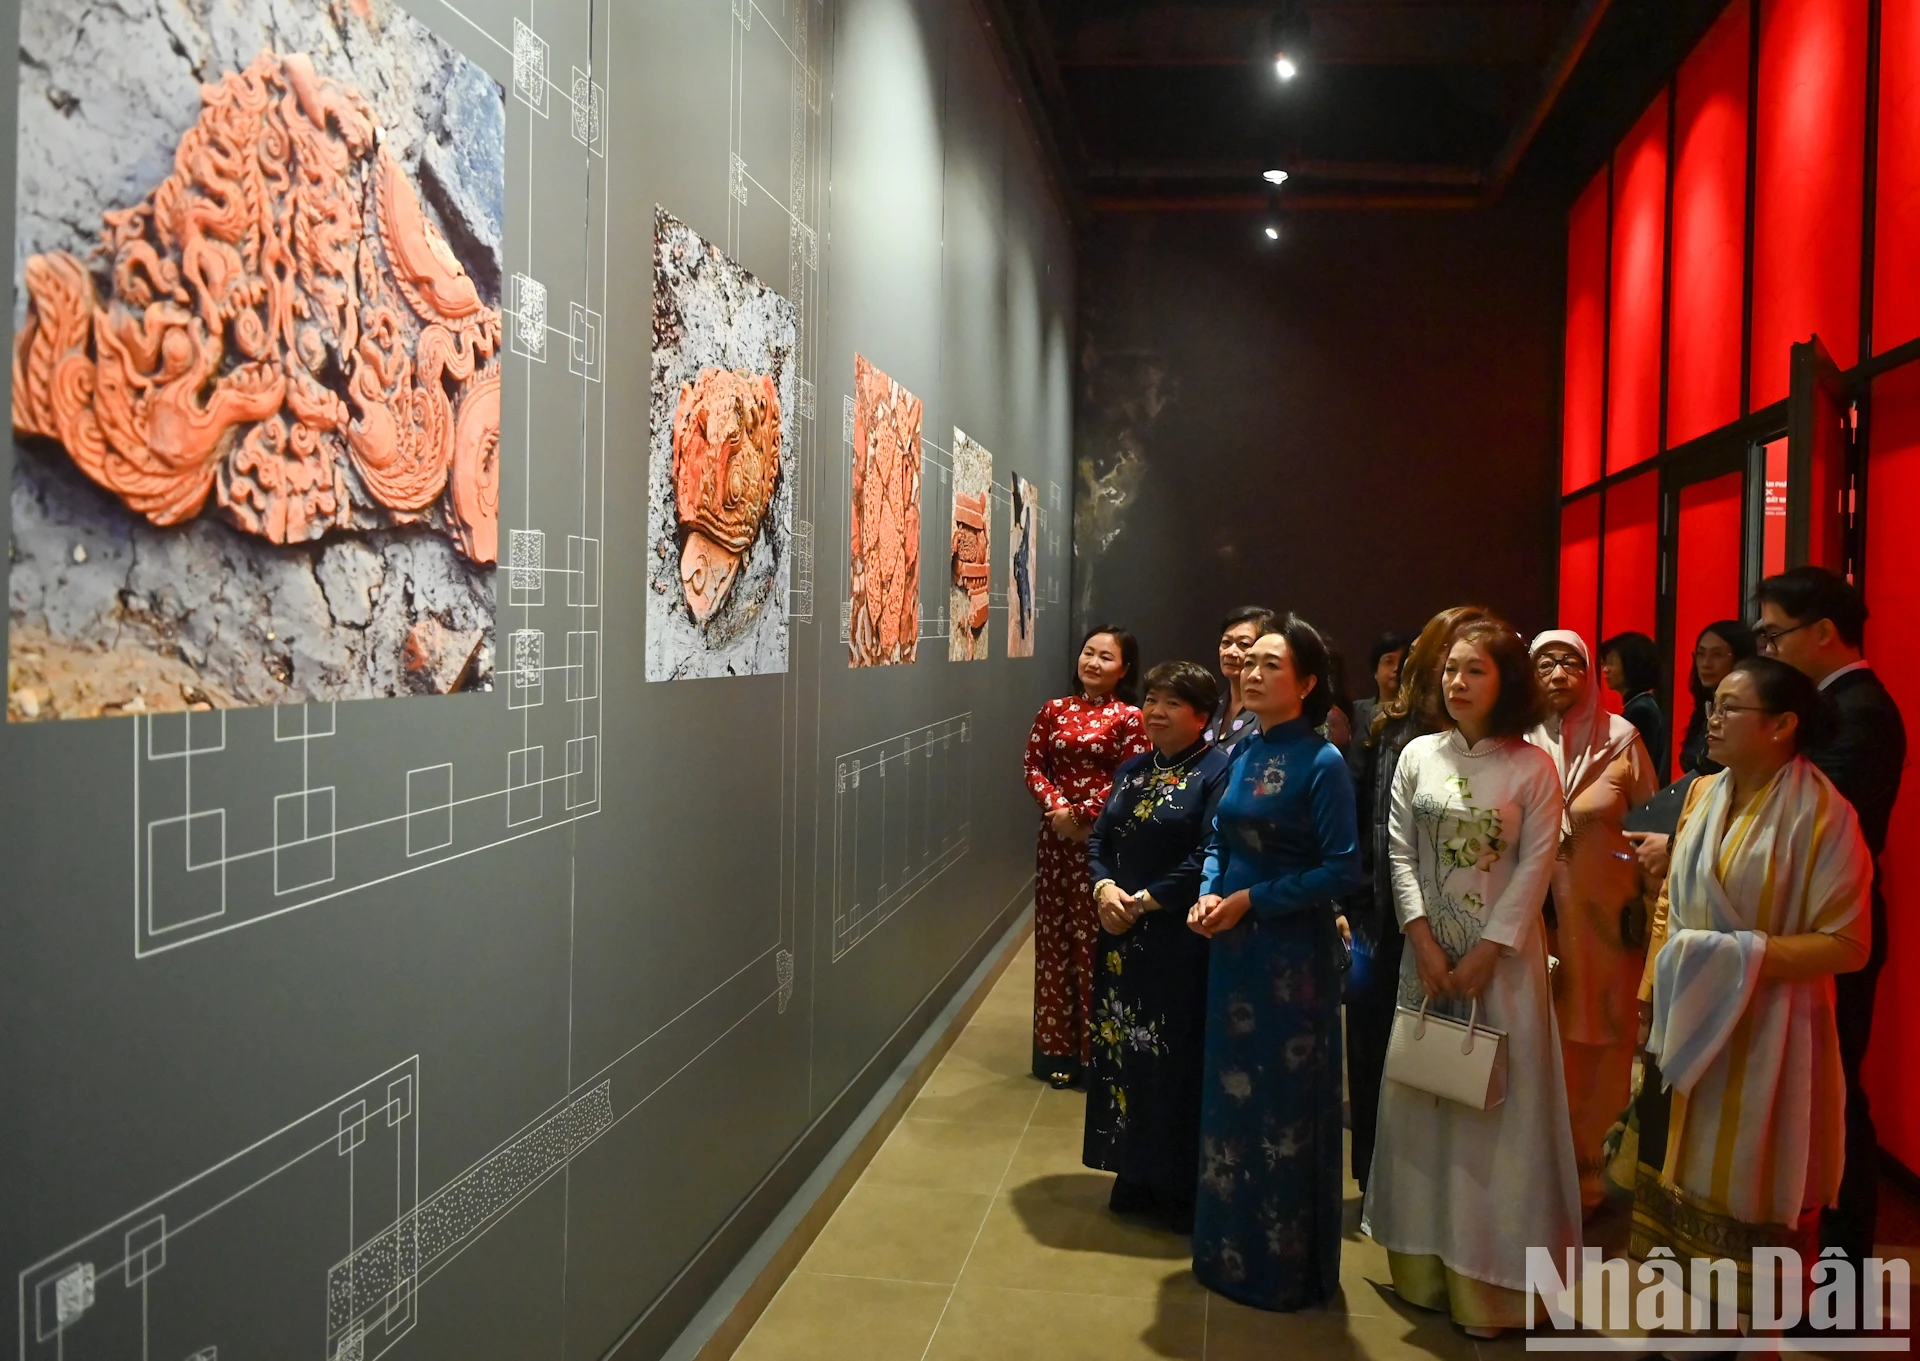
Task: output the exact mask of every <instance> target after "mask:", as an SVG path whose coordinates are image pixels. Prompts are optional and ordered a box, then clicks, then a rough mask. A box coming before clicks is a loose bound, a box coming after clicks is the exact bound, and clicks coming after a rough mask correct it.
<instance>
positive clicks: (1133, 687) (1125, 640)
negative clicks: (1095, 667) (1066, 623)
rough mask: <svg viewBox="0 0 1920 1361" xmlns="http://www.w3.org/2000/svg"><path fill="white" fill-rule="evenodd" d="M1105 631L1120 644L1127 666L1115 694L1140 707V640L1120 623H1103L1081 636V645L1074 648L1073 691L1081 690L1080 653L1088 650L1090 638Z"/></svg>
mask: <svg viewBox="0 0 1920 1361" xmlns="http://www.w3.org/2000/svg"><path fill="white" fill-rule="evenodd" d="M1103 633H1104V634H1107V635H1108V636H1110V637H1111V638H1112V639H1113V641H1114V642H1116V643H1118V644H1120V663H1121V665H1122V666H1124V667H1126V668H1127V669H1126V670H1125V671H1123V672H1121V673H1120V679H1119V681H1118V682H1117V683H1116V684H1115V685H1114V687H1113V693H1114V696H1115V697H1116V698H1117V699H1119V700H1121V701H1122V702H1124V703H1127V704H1131V705H1133V706H1134V707H1135V708H1139V707H1140V640H1139V639H1138V638H1135V637H1134V636H1133V634H1132V632H1130V631H1129V630H1127V629H1123V628H1121V627H1120V626H1119V625H1118V624H1101V625H1100V626H1099V627H1098V628H1090V629H1088V630H1087V631H1086V633H1085V634H1083V635H1082V636H1081V638H1080V646H1079V647H1076V648H1075V649H1074V650H1073V690H1072V692H1071V693H1073V694H1079V693H1080V692H1081V685H1080V654H1081V653H1082V652H1085V651H1086V650H1087V643H1088V641H1089V640H1091V639H1093V638H1097V637H1099V636H1100V635H1101V634H1103Z"/></svg>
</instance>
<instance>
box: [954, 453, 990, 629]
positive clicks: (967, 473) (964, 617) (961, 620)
mask: <svg viewBox="0 0 1920 1361" xmlns="http://www.w3.org/2000/svg"><path fill="white" fill-rule="evenodd" d="M953 495H954V498H955V503H956V504H958V500H959V498H960V497H962V496H978V497H980V498H982V499H983V500H984V501H985V502H986V503H987V564H988V572H989V585H991V572H992V564H993V454H992V452H991V451H989V450H988V449H987V448H986V447H985V446H983V445H981V444H980V443H979V442H978V441H976V440H974V439H973V438H972V437H970V436H969V435H968V434H967V433H966V432H965V431H964V430H961V429H960V428H959V427H958V426H956V427H954V431H953ZM955 532H958V525H957V521H956V526H955ZM972 612H973V601H972V598H971V597H970V596H969V595H968V594H967V593H966V591H964V590H962V589H961V588H960V585H959V583H957V582H954V581H951V580H950V581H949V582H948V583H947V620H948V624H949V632H948V637H947V660H948V661H953V662H967V661H974V662H978V661H984V660H986V658H987V656H988V655H989V652H990V647H989V645H988V641H987V640H988V638H989V636H990V635H989V633H988V630H989V629H991V628H992V627H993V624H992V621H991V620H989V621H988V622H987V623H986V624H983V625H981V627H980V631H979V632H978V633H975V632H974V631H973V629H971V628H970V627H968V616H969V615H971V614H972Z"/></svg>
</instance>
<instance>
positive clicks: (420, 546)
mask: <svg viewBox="0 0 1920 1361" xmlns="http://www.w3.org/2000/svg"><path fill="white" fill-rule="evenodd" d="M220 15H221V17H220V22H219V23H218V24H213V23H211V22H208V23H207V25H206V26H205V27H204V28H202V27H200V26H199V24H198V23H197V21H195V20H194V19H193V18H192V17H191V11H190V10H188V11H183V10H181V9H180V7H178V6H175V5H172V4H168V3H166V2H165V0H145V3H144V4H143V3H140V2H139V0H133V2H132V3H127V4H122V5H117V6H113V7H109V8H108V9H106V10H102V11H99V12H98V13H96V14H94V15H92V16H91V17H90V18H89V19H88V21H87V23H86V24H84V25H77V24H76V22H75V16H74V12H73V10H72V7H71V6H70V5H66V4H64V3H61V2H60V0H26V3H25V4H24V5H23V7H22V14H21V27H20V45H21V53H22V62H21V82H20V99H19V145H18V153H19V167H18V172H19V175H18V195H17V213H16V221H15V231H16V238H17V239H16V249H15V253H14V259H15V271H16V272H15V277H14V356H13V436H14V443H13V539H12V544H11V549H12V552H11V561H10V567H9V572H8V614H9V629H8V658H7V660H8V667H7V674H8V687H7V689H8V704H7V713H8V717H9V718H12V719H34V718H72V717H92V716H97V715H104V714H117V713H137V712H144V711H155V710H166V709H181V708H203V707H224V706H249V705H264V704H290V703H301V702H311V701H320V700H334V699H362V698H373V697H379V696H385V695H401V694H408V693H444V692H447V691H450V690H457V689H466V688H476V687H481V686H486V685H488V684H489V683H490V680H491V676H492V671H493V616H494V562H495V559H496V557H497V545H498V538H499V531H498V508H499V501H500V463H499V448H498V446H499V440H500V342H501V331H500V325H501V314H500V310H499V291H500V276H501V219H502V211H503V207H502V200H503V198H504V196H505V155H506V122H505V92H504V91H503V90H502V89H501V87H500V86H499V84H497V83H496V82H495V81H494V80H493V79H492V78H491V77H490V76H488V75H487V74H486V72H485V71H483V70H482V69H481V68H480V67H479V66H477V65H475V64H474V63H473V62H472V61H470V60H468V59H467V58H466V57H464V56H463V55H461V54H460V53H459V52H458V51H456V50H455V49H454V48H452V47H450V46H449V45H448V44H446V43H445V42H443V41H442V40H441V39H440V38H438V37H437V36H435V34H434V33H433V32H432V31H431V30H430V29H428V28H427V27H426V25H424V24H423V23H421V22H420V21H418V20H416V19H414V18H413V17H412V16H410V15H409V14H407V13H406V12H405V11H403V10H401V9H399V8H397V7H396V6H395V5H393V4H392V3H390V0H364V3H360V4H356V5H353V6H344V5H342V6H320V5H313V6H291V7H288V6H277V5H272V4H268V3H266V2H265V0H258V2H257V3H248V2H247V0H238V2H237V3H234V4H231V5H225V6H222V7H221V10H220ZM182 24H184V25H185V27H184V28H183V29H181V30H180V31H181V33H182V34H184V36H183V37H182V36H176V34H175V29H176V28H177V27H178V26H180V25H182ZM170 38H171V39H172V40H171V41H169V39H170ZM189 49H191V54H189ZM134 53H137V54H139V55H138V58H137V60H133V59H130V56H131V54H134Z"/></svg>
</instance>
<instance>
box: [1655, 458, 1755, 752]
mask: <svg viewBox="0 0 1920 1361" xmlns="http://www.w3.org/2000/svg"><path fill="white" fill-rule="evenodd" d="M1745 482H1746V479H1745V478H1744V477H1743V476H1741V474H1739V473H1726V474H1724V475H1723V476H1720V477H1716V478H1713V479H1712V480H1710V481H1707V482H1696V483H1694V484H1693V485H1692V486H1688V487H1682V488H1681V489H1680V543H1679V546H1678V549H1677V557H1676V561H1675V563H1674V583H1673V723H1672V725H1671V726H1672V728H1673V760H1674V774H1675V775H1678V774H1679V773H1680V769H1679V761H1680V740H1681V739H1682V738H1683V737H1685V736H1686V729H1687V722H1688V720H1689V719H1691V718H1692V717H1693V696H1692V694H1691V693H1690V692H1689V691H1688V689H1687V679H1688V677H1689V676H1691V675H1692V674H1693V644H1694V640H1695V639H1696V638H1698V637H1699V636H1700V630H1701V629H1703V628H1705V627H1706V626H1707V625H1708V624H1711V623H1713V622H1714V620H1716V619H1738V618H1739V617H1740V556H1741V554H1740V504H1741V500H1742V489H1743V487H1744V485H1745Z"/></svg>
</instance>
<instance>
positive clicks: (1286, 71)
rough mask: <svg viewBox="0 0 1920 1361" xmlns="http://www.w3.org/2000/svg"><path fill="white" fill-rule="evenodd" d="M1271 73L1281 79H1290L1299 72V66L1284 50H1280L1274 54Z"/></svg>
mask: <svg viewBox="0 0 1920 1361" xmlns="http://www.w3.org/2000/svg"><path fill="white" fill-rule="evenodd" d="M1273 73H1274V74H1275V75H1276V76H1278V77H1280V79H1282V80H1292V79H1293V78H1294V77H1295V76H1297V75H1299V74H1300V68H1299V67H1298V66H1296V65H1294V62H1293V58H1292V57H1289V56H1288V55H1287V54H1286V53H1285V52H1280V53H1277V54H1275V56H1274V59H1273Z"/></svg>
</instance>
